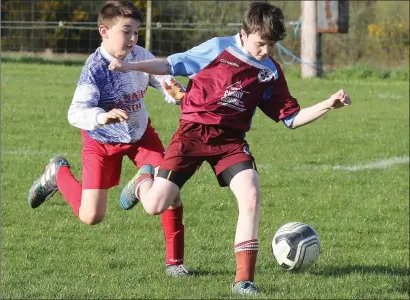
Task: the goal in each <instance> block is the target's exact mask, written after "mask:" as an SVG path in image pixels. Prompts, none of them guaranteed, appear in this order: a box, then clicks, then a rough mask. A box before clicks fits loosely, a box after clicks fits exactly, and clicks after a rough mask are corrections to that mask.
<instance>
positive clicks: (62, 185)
mask: <svg viewBox="0 0 410 300" xmlns="http://www.w3.org/2000/svg"><path fill="white" fill-rule="evenodd" d="M143 20H144V16H143V15H142V14H141V12H140V11H139V10H138V9H137V8H136V7H135V6H134V5H133V4H132V3H131V2H130V1H107V2H106V3H105V5H104V6H103V7H102V9H101V11H100V14H99V16H98V26H99V32H100V35H101V37H102V44H101V47H99V48H98V49H97V50H96V51H95V52H94V53H93V54H92V55H91V56H90V57H89V58H88V59H87V61H86V63H85V66H84V68H83V70H82V72H81V76H80V78H79V80H78V84H77V88H76V90H75V93H74V97H73V101H72V104H71V106H70V109H69V111H68V120H69V122H70V124H71V125H73V126H75V127H78V128H80V129H81V133H82V140H83V150H82V164H83V169H82V183H80V182H78V181H77V179H76V178H75V177H74V176H73V174H72V173H71V171H70V166H69V163H68V162H67V160H66V159H65V158H63V157H60V156H56V157H53V158H52V159H51V160H50V162H49V164H48V165H47V167H46V170H45V172H44V174H43V175H42V176H41V177H40V178H39V179H38V180H36V181H35V182H34V184H33V186H32V187H31V189H30V191H29V195H28V203H29V205H30V207H32V208H36V207H38V206H39V205H41V204H42V203H43V202H44V201H45V200H47V199H49V198H51V197H52V196H53V195H54V194H55V193H56V192H57V191H58V190H59V191H60V192H61V194H62V195H63V197H64V199H65V200H66V201H67V202H68V203H69V204H70V206H71V208H72V210H73V211H74V213H75V214H76V215H77V217H78V218H79V219H80V221H82V222H84V223H86V224H89V225H95V224H98V223H100V222H101V221H102V220H103V218H104V216H105V214H106V208H107V199H108V189H110V188H111V187H113V186H116V185H118V184H119V181H120V174H121V165H122V159H123V157H124V156H128V158H129V159H130V160H131V161H132V162H133V163H134V164H135V165H136V166H137V167H138V168H139V167H141V166H142V165H145V164H151V165H153V166H159V164H160V163H161V162H162V159H163V156H164V147H163V145H162V143H161V140H160V139H159V136H158V134H157V133H156V132H155V130H154V128H152V127H151V125H150V119H149V118H148V112H147V111H146V109H145V105H144V102H143V97H144V95H145V92H146V90H147V86H148V85H150V86H153V87H155V88H156V89H158V90H160V91H161V92H162V93H163V94H164V96H165V99H166V100H167V102H173V103H176V100H175V99H173V98H172V97H170V96H169V95H168V94H167V93H165V92H164V90H163V87H162V86H161V82H162V81H164V80H170V79H171V77H170V76H155V75H150V74H147V73H143V72H127V73H115V72H112V71H110V70H108V65H109V64H110V62H111V61H112V60H113V59H114V58H119V59H124V60H128V61H134V62H135V61H140V60H147V59H152V58H154V56H153V55H152V54H151V53H150V52H149V51H147V50H145V49H144V48H142V47H139V46H137V45H136V43H137V40H138V31H139V27H140V25H141V23H142V22H143ZM133 205H134V203H130V202H127V201H123V202H121V206H122V207H123V208H124V209H127V210H128V209H130V208H132V206H133ZM182 213H183V211H182V202H181V199H180V196H179V194H178V195H177V196H176V197H175V198H174V201H173V204H172V205H171V206H170V207H169V209H168V210H166V211H165V212H164V213H163V214H162V215H161V222H162V227H163V230H164V236H165V243H166V273H167V274H168V275H171V276H186V275H188V271H187V270H186V269H185V267H184V265H183V258H184V225H183V223H182Z"/></svg>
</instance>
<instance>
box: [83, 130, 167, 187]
mask: <svg viewBox="0 0 410 300" xmlns="http://www.w3.org/2000/svg"><path fill="white" fill-rule="evenodd" d="M81 133H82V136H83V151H82V159H83V171H82V186H83V189H109V188H111V187H113V186H116V185H118V184H119V183H120V175H121V167H122V158H123V157H124V156H125V155H126V156H128V158H129V159H130V160H131V161H132V162H133V163H134V165H135V166H136V167H137V168H140V167H141V166H142V165H145V164H150V165H153V166H154V167H156V166H158V165H159V164H160V163H161V162H162V159H163V157H164V146H163V145H162V142H161V140H160V138H159V136H158V134H157V133H156V132H155V130H154V128H152V127H151V125H150V123H148V126H147V129H146V130H145V133H144V135H143V137H142V138H141V139H140V140H139V141H138V142H136V143H133V144H120V143H118V144H104V143H100V142H98V141H96V140H94V139H93V138H91V137H90V136H89V135H88V134H87V132H86V131H84V130H81Z"/></svg>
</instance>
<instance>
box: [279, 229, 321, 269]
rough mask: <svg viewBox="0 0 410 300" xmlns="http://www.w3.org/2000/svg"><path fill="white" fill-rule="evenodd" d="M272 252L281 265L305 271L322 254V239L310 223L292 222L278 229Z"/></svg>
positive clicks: (285, 267)
mask: <svg viewBox="0 0 410 300" xmlns="http://www.w3.org/2000/svg"><path fill="white" fill-rule="evenodd" d="M272 252H273V256H274V257H275V259H276V261H277V262H278V263H279V265H280V266H281V267H282V268H284V269H285V270H288V271H297V272H301V271H305V270H307V269H308V268H309V267H310V266H311V265H313V264H314V263H315V262H316V261H317V259H318V258H319V255H320V240H319V236H318V235H317V233H316V231H315V230H314V229H313V228H312V227H311V226H309V225H307V224H304V223H300V222H291V223H287V224H285V225H283V226H282V227H280V228H279V229H278V231H276V233H275V236H274V237H273V240H272Z"/></svg>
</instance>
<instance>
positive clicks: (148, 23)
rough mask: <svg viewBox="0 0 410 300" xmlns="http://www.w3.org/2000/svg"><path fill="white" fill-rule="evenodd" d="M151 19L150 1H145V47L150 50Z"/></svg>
mask: <svg viewBox="0 0 410 300" xmlns="http://www.w3.org/2000/svg"><path fill="white" fill-rule="evenodd" d="M151 20H152V1H151V0H148V1H147V15H146V22H145V49H147V50H148V51H151Z"/></svg>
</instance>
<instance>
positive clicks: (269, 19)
mask: <svg viewBox="0 0 410 300" xmlns="http://www.w3.org/2000/svg"><path fill="white" fill-rule="evenodd" d="M284 19H285V17H284V16H283V12H282V10H281V9H280V8H279V7H276V6H273V5H270V4H269V3H267V2H266V1H253V2H251V3H250V4H249V6H248V8H247V9H246V11H245V15H244V16H243V30H244V31H245V32H246V34H251V33H256V32H258V33H259V34H260V36H261V38H263V39H268V40H270V41H274V42H277V41H281V40H283V39H284V38H285V36H286V26H285V20H284Z"/></svg>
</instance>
